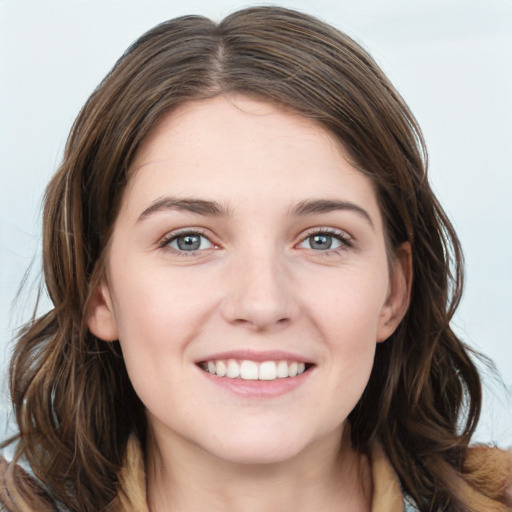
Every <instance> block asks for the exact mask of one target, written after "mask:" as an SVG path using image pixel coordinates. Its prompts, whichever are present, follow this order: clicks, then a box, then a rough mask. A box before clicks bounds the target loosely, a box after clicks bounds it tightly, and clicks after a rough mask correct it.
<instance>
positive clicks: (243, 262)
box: [224, 240, 297, 329]
mask: <svg viewBox="0 0 512 512" xmlns="http://www.w3.org/2000/svg"><path fill="white" fill-rule="evenodd" d="M255 245H257V246H255ZM235 259H236V261H234V262H232V263H233V265H232V267H231V273H230V278H229V283H228V287H227V290H226V297H225V302H224V315H225V316H226V318H227V319H228V320H229V321H231V322H237V323H246V324H248V325H251V326H253V327H254V328H256V329H265V328H269V327H271V326H273V325H276V324H283V323H286V322H289V321H290V320H292V319H293V317H294V316H295V314H296V310H297V304H296V301H295V297H294V294H293V291H292V280H291V276H290V273H289V269H288V268H287V265H286V262H285V259H284V257H283V255H282V254H281V253H280V251H279V248H278V247H277V244H275V243H274V244H272V243H270V242H269V241H268V240H266V241H265V242H261V243H259V244H251V245H250V246H249V247H246V249H245V250H244V251H241V252H240V253H239V254H237V255H236V257H235Z"/></svg>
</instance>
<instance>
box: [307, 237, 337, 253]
mask: <svg viewBox="0 0 512 512" xmlns="http://www.w3.org/2000/svg"><path fill="white" fill-rule="evenodd" d="M310 243H311V248H312V249H322V250H326V249H329V248H330V247H331V245H332V237H331V236H329V235H314V236H312V237H311V242H310Z"/></svg>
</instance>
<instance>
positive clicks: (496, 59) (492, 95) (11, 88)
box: [0, 0, 512, 446]
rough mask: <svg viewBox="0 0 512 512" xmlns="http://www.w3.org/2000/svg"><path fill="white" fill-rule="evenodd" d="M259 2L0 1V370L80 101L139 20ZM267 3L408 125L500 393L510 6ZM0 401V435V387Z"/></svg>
mask: <svg viewBox="0 0 512 512" xmlns="http://www.w3.org/2000/svg"><path fill="white" fill-rule="evenodd" d="M185 3H186V7H185V6H184V5H185ZM261 3H262V2H238V1H229V0H225V1H221V0H214V1H208V0H203V1H200V0H195V1H194V0H189V1H187V2H174V1H172V0H171V1H166V2H164V1H138V2H134V1H127V0H125V1H122V2H121V1H119V2H118V1H108V0H103V1H99V0H98V1H92V0H91V1H87V0H82V1H77V0H63V1H44V0H34V1H26V0H3V1H2V0H0V343H1V345H0V346H1V348H0V368H5V366H6V364H7V363H6V362H3V361H2V360H4V361H6V359H7V357H8V353H9V351H10V348H11V345H10V340H11V338H12V335H13V332H14V330H15V328H16V326H18V325H19V324H20V322H22V321H24V320H26V319H27V318H28V317H29V315H30V312H31V307H32V304H33V302H34V299H35V294H36V290H37V286H35V287H34V286H33V287H32V288H26V289H25V292H24V293H23V294H21V295H20V297H19V299H18V301H17V303H16V305H15V306H14V307H13V299H14V297H15V295H16V293H17V289H18V286H19V284H20V281H21V280H22V277H23V275H24V272H25V271H26V270H27V267H28V266H29V264H30V263H31V262H32V261H33V267H32V272H31V273H30V274H29V279H28V281H29V282H34V280H35V279H36V278H37V275H38V272H39V269H40V266H41V263H40V259H39V255H38V247H39V245H40V239H41V235H40V231H41V230H40V209H41V197H42V193H43V190H44V187H45V184H46V183H47V181H48V179H49V177H50V176H51V174H52V173H53V172H54V171H55V169H56V168H57V166H58V163H59V161H60V158H61V155H62V150H63V147H64V144H65V141H66V137H67V134H68V131H69V128H70V127H71V124H72V122H73V119H74V117H75V116H76V114H77V113H78V111H79V109H80V107H81V106H82V104H83V103H84V102H85V100H86V99H87V97H88V96H89V94H90V93H91V92H92V91H93V89H94V88H95V86H96V85H97V84H98V82H99V81H100V80H101V79H102V78H103V76H104V75H105V74H106V73H107V71H108V70H109V69H110V68H111V66H112V65H113V64H114V62H115V61H116V60H117V58H118V57H119V56H120V55H121V53H122V52H123V51H124V50H125V48H126V47H127V46H128V45H129V44H130V43H131V42H133V41H134V40H135V39H136V38H137V37H138V36H139V35H141V34H142V33H143V32H144V31H145V30H147V29H149V28H151V27H152V26H153V25H155V24H157V23H159V22H161V21H163V20H165V19H168V18H172V17H175V16H178V15H182V14H190V13H194V14H204V15H207V16H209V17H212V18H214V19H217V20H219V19H221V18H222V17H224V16H225V15H226V14H228V13H229V12H231V11H233V10H236V9H238V8H242V7H246V6H249V5H258V4H261ZM276 3H278V4H279V5H283V6H286V7H292V8H297V9H300V10H303V11H307V12H309V13H311V14H313V15H315V16H318V17H320V18H322V19H324V20H325V21H327V22H329V23H331V24H334V25H335V26H337V27H338V28H340V29H342V30H344V31H346V32H348V33H349V35H352V36H353V37H355V38H356V39H357V40H359V41H360V42H362V43H363V44H364V45H365V46H366V47H367V48H368V49H369V50H370V51H371V53H372V54H373V55H374V57H375V58H376V59H377V61H378V62H379V63H380V64H381V66H382V67H383V68H384V70H385V71H386V72H387V73H388V75H389V76H390V78H391V80H392V81H393V82H394V84H395V85H396V86H397V88H398V90H399V91H400V92H401V93H402V95H403V96H404V98H405V99H406V101H407V102H408V103H409V105H410V107H411V108H412V110H413V112H414V113H415V115H416V116H417V118H418V120H419V122H420V125H421V126H422V128H423V130H424V133H425V136H426V140H427V144H428V147H429V151H430V172H431V180H432V182H433V184H434V189H435V190H436V191H437V193H438V195H439V198H440V200H441V202H442V204H443V205H444V207H445V209H446V210H447V212H448V214H449V216H450V217H451V219H452V220H453V222H454V224H455V227H456V229H457V231H458V234H459V236H460V238H461V241H462V244H463V247H464V249H465V254H466V260H467V286H466V294H465V296H464V300H463V302H462V304H461V307H460V310H459V313H458V315H457V317H456V319H455V326H456V330H457V332H459V333H460V334H461V336H462V337H463V338H464V339H465V340H466V341H467V342H468V343H469V344H470V345H472V346H473V347H475V348H476V349H478V350H481V351H483V352H484V353H485V354H486V355H488V356H489V357H491V358H492V359H493V360H494V361H495V363H496V366H497V368H498V370H499V372H501V375H502V378H503V380H504V382H505V384H506V386H508V388H509V390H511V389H512V1H511V0H478V1H476V0H474V1H472V0H414V1H412V0H367V1H365V0H332V1H325V0H324V1H321V0H316V1H314V2H307V1H298V0H296V1H280V2H276ZM5 372H6V370H5V369H4V370H3V374H4V375H5ZM3 380H4V381H5V378H4V379H3ZM484 380H485V383H486V388H487V392H486V401H485V408H484V412H483V418H482V422H481V425H480V427H479V430H478V434H477V439H478V440H480V441H485V442H489V441H495V442H498V443H499V444H500V445H503V446H512V412H511V411H512V404H511V401H512V400H511V398H510V395H507V394H506V393H505V392H504V390H503V389H502V388H501V387H500V385H499V383H498V382H497V381H496V379H495V378H494V372H487V373H486V374H485V376H484ZM509 392H510V391H509ZM0 398H1V404H2V406H1V409H0V437H4V435H3V434H4V433H3V429H2V428H1V425H3V424H4V421H5V419H4V418H5V416H6V412H7V410H8V405H7V386H6V384H5V382H4V384H3V387H2V394H1V397H0Z"/></svg>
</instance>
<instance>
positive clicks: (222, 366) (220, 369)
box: [210, 361, 228, 377]
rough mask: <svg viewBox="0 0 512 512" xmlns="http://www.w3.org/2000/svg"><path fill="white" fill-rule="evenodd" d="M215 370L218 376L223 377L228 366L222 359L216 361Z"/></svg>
mask: <svg viewBox="0 0 512 512" xmlns="http://www.w3.org/2000/svg"><path fill="white" fill-rule="evenodd" d="M216 366H217V370H216V372H215V373H216V374H217V375H218V376H219V377H225V376H226V374H227V373H228V367H227V366H226V363H225V362H224V361H217V365H216ZM210 373H214V372H210Z"/></svg>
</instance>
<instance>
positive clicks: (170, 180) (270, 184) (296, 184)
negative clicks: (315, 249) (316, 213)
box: [127, 96, 377, 208]
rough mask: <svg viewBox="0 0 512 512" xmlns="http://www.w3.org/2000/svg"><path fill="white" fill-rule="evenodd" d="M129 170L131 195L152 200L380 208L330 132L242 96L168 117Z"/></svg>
mask: <svg viewBox="0 0 512 512" xmlns="http://www.w3.org/2000/svg"><path fill="white" fill-rule="evenodd" d="M130 171H131V176H132V177H131V179H130V182H129V185H128V189H127V194H128V196H130V197H131V198H132V199H133V198H134V197H133V196H136V199H138V200H140V201H146V202H147V201H148V200H150V199H151V200H154V199H155V197H156V196H158V195H161V194H164V193H166V194H171V193H172V195H173V196H178V197H179V196H180V195H184V196H190V195H199V196H201V197H203V196H205V195H206V196H211V198H212V199H215V200H216V201H221V202H228V203H229V205H230V206H232V205H233V204H235V205H236V204H238V205H240V206H243V205H244V204H248V202H251V201H252V200H254V201H256V202H259V204H260V205H262V206H267V205H270V204H276V203H284V202H288V203H293V202H299V201H301V200H304V199H309V198H310V197H312V196H318V197H322V198H326V199H358V200H359V201H362V202H364V203H366V204H367V205H369V204H371V206H372V207H373V208H377V202H376V197H375V191H374V187H373V183H372V182H371V180H370V179H369V178H367V177H366V176H365V175H363V174H362V173H361V172H360V171H358V170H357V169H355V168H354V167H353V166H352V165H351V164H350V163H349V162H348V160H347V159H346V156H345V154H344V151H343V147H342V145H341V144H340V143H339V141H338V140H337V139H336V138H335V137H334V136H333V135H331V134H330V133H329V132H328V131H327V130H326V129H325V128H323V127H322V126H321V125H320V124H319V123H316V122H314V121H312V120H310V119H307V118H305V117H304V116H301V115H300V114H297V113H296V112H294V111H291V110H290V109H285V108H283V107H280V106H276V105H274V104H270V103H266V102H261V101H255V100H253V99H249V98H245V97H243V96H242V97H240V96H237V97H229V98H226V97H223V96H220V97H216V98H213V99H209V100H201V101H195V102H189V103H186V104H184V105H182V106H181V107H179V108H178V109H177V110H175V111H173V112H170V113H168V114H166V115H164V116H163V117H162V118H161V119H160V120H159V122H158V123H157V124H156V125H155V127H154V128H153V130H152V131H151V132H150V134H149V135H148V137H147V138H146V140H145V141H144V142H143V144H142V146H141V147H140V149H139V151H138V153H137V155H136V157H135V159H134V161H133V163H132V166H131V170H130ZM344 196H350V197H344ZM140 207H142V205H140Z"/></svg>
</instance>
